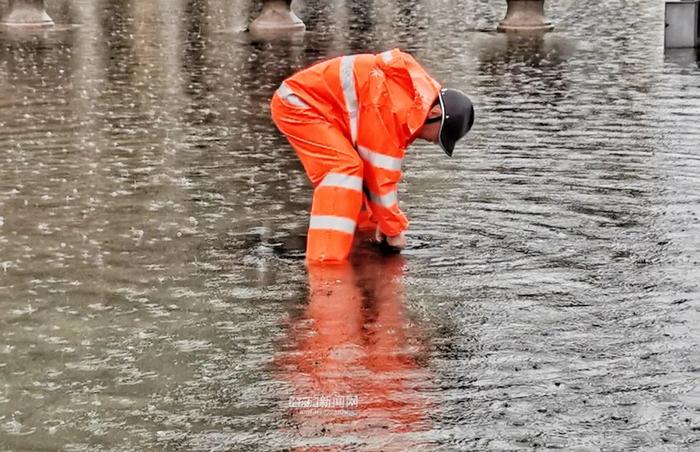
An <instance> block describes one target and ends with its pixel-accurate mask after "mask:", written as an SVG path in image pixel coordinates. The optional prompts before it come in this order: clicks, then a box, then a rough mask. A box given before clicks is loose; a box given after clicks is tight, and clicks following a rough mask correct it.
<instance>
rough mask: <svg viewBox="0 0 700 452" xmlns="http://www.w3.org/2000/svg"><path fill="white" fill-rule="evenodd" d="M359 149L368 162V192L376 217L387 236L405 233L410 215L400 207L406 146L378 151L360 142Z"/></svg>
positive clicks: (374, 216)
mask: <svg viewBox="0 0 700 452" xmlns="http://www.w3.org/2000/svg"><path fill="white" fill-rule="evenodd" d="M358 152H359V154H360V156H361V157H362V160H363V162H364V183H365V194H366V195H367V198H368V200H369V206H370V209H371V211H372V218H373V219H374V220H375V221H376V222H377V224H378V227H379V231H380V232H381V233H382V234H384V235H385V236H387V237H396V236H399V235H401V234H402V233H403V231H405V230H406V228H407V227H408V219H407V218H406V216H405V215H404V214H403V212H401V209H400V208H399V197H398V183H399V180H401V165H402V162H403V155H404V150H403V149H400V150H396V151H394V152H386V151H385V152H378V151H376V150H373V149H369V148H367V147H364V146H358Z"/></svg>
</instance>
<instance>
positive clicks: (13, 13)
mask: <svg viewBox="0 0 700 452" xmlns="http://www.w3.org/2000/svg"><path fill="white" fill-rule="evenodd" d="M53 24H54V23H53V20H52V19H51V17H49V15H48V14H47V13H46V8H45V7H44V0H10V8H9V12H8V13H7V14H5V16H3V18H2V20H0V25H6V26H11V27H25V26H29V27H49V26H51V25H53Z"/></svg>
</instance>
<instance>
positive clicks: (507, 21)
mask: <svg viewBox="0 0 700 452" xmlns="http://www.w3.org/2000/svg"><path fill="white" fill-rule="evenodd" d="M506 1H507V2H508V11H507V12H506V17H504V18H503V20H502V21H501V23H499V24H498V31H503V32H511V31H516V32H517V31H524V32H528V31H550V30H553V29H554V25H552V23H551V22H547V20H546V19H545V17H544V0H506Z"/></svg>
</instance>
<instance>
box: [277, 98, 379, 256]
mask: <svg viewBox="0 0 700 452" xmlns="http://www.w3.org/2000/svg"><path fill="white" fill-rule="evenodd" d="M272 115H273V118H274V119H275V123H276V124H277V127H279V129H280V131H281V132H282V133H284V134H285V135H286V136H287V139H288V140H289V143H290V144H291V145H292V148H293V149H294V151H296V154H297V156H298V157H299V159H300V160H301V163H302V165H303V166H304V170H305V171H306V174H307V176H308V177H309V180H310V181H311V184H312V185H313V187H314V196H313V202H312V204H311V221H310V223H309V233H308V237H307V242H306V257H307V259H308V260H311V261H342V260H344V259H346V258H347V257H348V255H349V254H350V250H351V248H352V242H353V237H354V234H355V228H356V225H357V224H358V222H362V223H363V224H364V226H365V227H366V226H367V225H368V223H369V224H370V226H369V227H372V226H371V222H370V220H369V219H368V218H367V213H366V212H367V211H364V212H365V214H364V215H363V217H362V218H360V213H361V211H362V207H363V199H364V195H363V192H362V186H363V183H362V181H363V175H364V174H363V163H362V160H361V159H360V156H359V155H358V153H357V151H356V150H355V148H354V147H353V146H352V143H350V141H349V140H348V139H347V138H346V137H345V135H344V134H343V133H342V132H341V131H340V130H339V129H338V128H336V127H334V126H333V125H332V124H330V123H328V122H327V121H326V120H325V119H324V118H323V117H321V116H320V115H318V114H317V113H314V111H313V110H309V109H304V108H299V107H296V106H294V105H293V104H290V103H287V102H285V101H283V100H281V99H280V97H279V95H278V94H275V95H274V97H273V98H272ZM363 219H364V221H362V220H363Z"/></svg>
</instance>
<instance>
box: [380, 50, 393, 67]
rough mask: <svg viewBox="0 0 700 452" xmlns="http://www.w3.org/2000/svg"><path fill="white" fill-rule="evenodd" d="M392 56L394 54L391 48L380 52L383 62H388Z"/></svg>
mask: <svg viewBox="0 0 700 452" xmlns="http://www.w3.org/2000/svg"><path fill="white" fill-rule="evenodd" d="M392 58H394V56H393V55H392V54H391V50H387V51H386V52H382V59H383V60H384V62H385V63H387V64H388V63H389V62H390V61H391V59H392Z"/></svg>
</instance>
